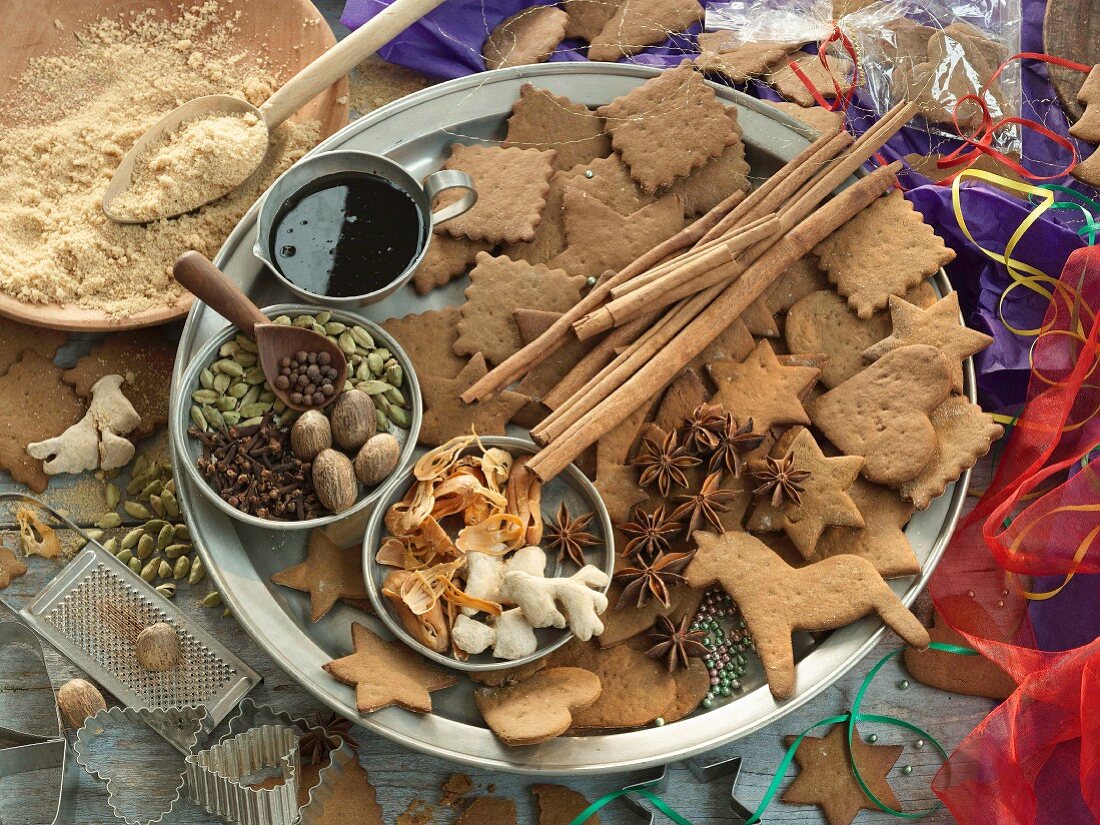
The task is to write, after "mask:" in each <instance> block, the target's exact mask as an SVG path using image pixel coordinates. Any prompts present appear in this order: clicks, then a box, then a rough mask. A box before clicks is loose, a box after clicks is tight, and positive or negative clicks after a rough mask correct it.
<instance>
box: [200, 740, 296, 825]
mask: <svg viewBox="0 0 1100 825" xmlns="http://www.w3.org/2000/svg"><path fill="white" fill-rule="evenodd" d="M184 763H185V766H186V779H187V792H188V798H189V799H190V800H191V801H192V802H194V803H195V804H196V805H200V806H202V808H203V809H204V810H205V811H206V812H207V813H211V814H214V815H215V816H218V817H221V818H222V819H224V820H226V821H228V822H235V823H242V824H243V825H284V823H288V822H294V821H296V820H297V819H298V777H299V775H300V768H299V761H298V736H297V734H296V733H295V732H294V730H293V729H292V728H289V727H286V726H285V725H282V724H278V725H260V726H259V727H254V728H249V729H248V730H246V731H245V732H244V733H238V734H237V735H236V736H231V737H227V738H225V739H223V740H222V741H221V742H219V743H218V744H216V745H214V747H212V748H207V749H206V750H204V751H200V752H199V753H196V754H194V755H189V756H188V757H187V758H186V759H185V760H184ZM271 769H277V771H278V776H280V777H281V779H282V782H281V783H280V784H278V785H275V786H274V787H270V788H264V787H252V786H251V785H250V784H249V783H250V780H253V779H260V778H262V777H261V774H264V773H265V772H267V775H270V770H271Z"/></svg>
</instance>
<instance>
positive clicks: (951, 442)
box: [898, 293, 1004, 510]
mask: <svg viewBox="0 0 1100 825" xmlns="http://www.w3.org/2000/svg"><path fill="white" fill-rule="evenodd" d="M952 294H954V293H952ZM929 420H930V421H931V422H932V429H933V430H935V432H936V450H935V452H934V453H933V455H932V460H931V461H929V462H928V465H927V466H926V467H925V468H924V469H923V470H922V471H921V473H920V475H918V476H917V477H916V478H913V479H911V480H910V481H905V482H902V484H901V485H900V486H899V487H898V491H899V492H900V493H901V496H902V498H904V499H907V500H909V501H911V502H913V504H914V505H916V507H917V509H918V510H924V509H927V507H928V505H929V504H931V503H932V501H933V500H934V499H936V498H937V497H939V496H941V495H943V491H944V490H946V489H947V485H948V484H950V483H951V482H953V481H955V480H956V479H958V478H959V476H961V475H962V474H963V472H965V471H966V470H969V469H970V468H971V467H973V466H974V465H975V464H977V463H978V459H979V458H981V457H982V456H983V455H985V454H986V453H988V452H989V449H990V447H992V446H993V442H994V441H996V440H997V439H998V438H1000V437H1001V436H1002V435H1004V428H1003V427H1002V426H1001V425H1000V424H998V423H996V422H995V421H994V420H993V418H992V416H990V415H989V414H988V413H984V412H982V408H981V407H979V406H978V405H977V404H971V403H970V401H969V400H968V399H966V398H964V397H962V396H957V395H956V396H952V397H950V398H948V399H947V400H946V401H944V402H943V403H942V404H940V405H939V406H938V407H936V409H934V410H933V411H932V414H931V415H930V416H929Z"/></svg>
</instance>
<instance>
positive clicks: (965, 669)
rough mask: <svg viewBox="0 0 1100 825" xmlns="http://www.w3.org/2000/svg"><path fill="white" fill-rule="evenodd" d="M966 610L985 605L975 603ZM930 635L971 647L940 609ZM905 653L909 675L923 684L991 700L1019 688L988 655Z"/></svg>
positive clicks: (1004, 696) (977, 608)
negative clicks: (940, 612)
mask: <svg viewBox="0 0 1100 825" xmlns="http://www.w3.org/2000/svg"><path fill="white" fill-rule="evenodd" d="M971 602H973V600H971ZM963 609H964V610H968V611H973V610H981V609H982V608H980V607H978V606H977V605H976V603H975V604H973V605H972V606H964V607H963ZM928 636H929V637H930V638H931V639H932V641H933V642H939V643H940V644H945V645H958V646H959V647H970V642H969V641H967V639H966V637H965V636H963V635H962V634H961V633H958V632H957V631H956V630H955V629H954V628H953V627H951V625H949V624H948V623H947V622H946V621H944V619H943V616H941V615H940V614H939V611H936V612H935V613H933V615H932V627H931V629H930V630H929V631H928ZM902 655H903V656H904V657H905V667H906V669H907V670H908V671H909V675H910V676H912V677H913V678H914V679H916V680H917V681H918V682H920V683H921V684H922V685H928V686H929V687H934V688H939V689H940V690H947V691H950V692H951V693H961V694H963V695H965V696H985V697H986V698H989V699H1007V698H1008V697H1009V696H1011V695H1012V694H1013V693H1015V691H1016V682H1015V680H1013V678H1012V677H1011V676H1009V675H1008V673H1006V672H1005V671H1004V670H1002V669H1001V667H1000V666H999V665H998V664H997V663H996V662H994V661H992V660H991V659H987V658H986V657H985V656H959V655H958V654H955V653H947V652H946V651H942V650H906V651H905V653H903V654H902Z"/></svg>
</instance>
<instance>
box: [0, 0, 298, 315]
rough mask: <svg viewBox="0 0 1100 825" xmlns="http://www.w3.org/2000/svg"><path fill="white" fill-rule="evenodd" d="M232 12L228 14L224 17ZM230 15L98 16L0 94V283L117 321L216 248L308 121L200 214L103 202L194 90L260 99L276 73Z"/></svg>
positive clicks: (170, 288) (213, 6)
mask: <svg viewBox="0 0 1100 825" xmlns="http://www.w3.org/2000/svg"><path fill="white" fill-rule="evenodd" d="M223 17H228V18H229V19H230V22H225V21H224V20H223V19H222V18H223ZM231 20H232V15H223V14H222V13H221V11H220V9H219V6H218V4H217V3H216V2H213V0H205V2H204V1H203V0H200V1H199V2H197V3H196V4H195V5H193V6H190V7H184V10H183V11H182V12H181V14H180V16H179V17H178V18H176V19H174V20H167V19H165V18H164V17H163V15H160V16H158V15H157V14H156V13H155V12H153V11H145V12H141V13H138V14H134V15H127V16H125V17H124V18H104V19H101V20H99V21H97V22H95V23H92V24H91V25H89V26H87V27H85V28H83V29H81V30H80V31H78V32H74V38H75V46H74V47H73V48H71V49H69V50H67V51H65V52H61V53H57V54H50V55H46V56H44V57H40V58H38V59H36V60H34V61H32V62H31V63H30V64H28V67H27V69H26V71H25V72H24V73H23V75H21V76H20V77H19V78H18V80H17V81H16V83H15V85H14V87H13V88H12V90H11V91H10V92H9V93H8V94H7V95H6V96H5V97H4V98H3V99H0V157H3V159H4V162H3V164H0V291H2V292H4V293H6V294H8V295H10V296H12V297H14V298H16V299H18V300H20V301H24V302H28V303H52V302H62V303H69V304H76V305H78V306H80V307H83V308H87V309H94V310H99V311H102V312H104V313H106V314H107V315H110V316H114V317H118V316H124V315H132V314H135V313H139V312H141V311H143V310H151V309H155V308H158V307H162V306H165V305H167V304H172V303H175V302H176V301H177V300H178V299H179V298H180V297H181V295H182V294H183V290H182V288H181V287H179V286H178V285H177V284H176V283H175V281H173V280H172V277H171V265H172V261H173V260H174V259H175V257H176V256H177V255H178V254H179V253H180V252H182V251H184V250H186V249H197V250H198V251H200V252H202V253H203V254H204V255H207V256H212V255H214V254H215V253H216V252H217V250H218V248H219V247H220V246H221V244H222V242H223V241H224V240H225V238H226V237H227V236H228V235H229V233H230V232H231V231H232V229H233V227H234V226H235V225H236V223H237V221H238V220H239V219H240V218H241V216H242V215H243V214H244V213H245V211H246V210H247V209H248V207H249V206H250V205H251V204H252V203H253V202H254V201H255V200H256V199H257V198H258V197H259V195H260V194H261V193H262V192H263V190H264V189H265V188H266V187H267V186H268V185H269V184H270V183H271V182H272V181H273V180H274V179H275V177H276V176H277V175H278V174H279V173H280V172H282V170H283V169H285V168H286V167H287V166H289V165H290V164H291V163H293V162H294V161H295V160H297V159H298V158H299V157H301V156H302V155H303V154H304V153H305V152H306V151H307V150H308V149H309V148H311V147H312V146H313V144H314V143H315V142H316V141H317V137H318V129H317V126H316V125H315V124H295V123H285V124H283V125H282V126H280V127H279V128H278V129H276V130H275V131H274V132H273V133H272V135H271V138H272V147H271V151H270V152H269V153H268V154H267V156H266V157H265V158H264V161H263V164H262V165H261V168H260V169H259V170H258V171H257V174H256V175H255V176H253V177H252V178H250V179H249V180H248V181H247V183H246V184H245V185H244V186H242V187H240V188H239V189H237V190H236V191H235V192H233V193H232V194H230V195H229V196H227V197H225V198H222V199H221V200H218V201H216V202H214V203H212V204H210V205H208V206H206V207H203V208H202V209H200V210H198V211H197V212H194V213H190V214H187V215H183V216H181V217H179V218H175V219H168V220H162V221H157V222H155V223H152V224H146V225H122V224H117V223H114V222H113V221H111V220H110V219H108V218H107V217H106V215H104V214H103V211H102V209H101V208H100V202H101V200H102V198H103V192H104V190H105V189H106V187H107V184H108V182H109V181H110V179H111V175H112V173H113V172H114V170H115V167H116V166H117V165H118V163H119V161H120V160H121V159H122V156H123V155H124V154H125V153H126V150H127V149H129V148H130V146H132V145H133V143H134V141H136V140H137V138H138V137H139V136H140V135H141V134H142V133H143V132H144V131H145V130H146V129H147V128H148V127H149V126H151V125H152V124H153V123H155V122H156V121H157V120H158V119H159V118H160V117H161V116H163V115H164V114H165V113H166V112H168V111H170V110H171V109H173V108H175V107H176V106H177V105H179V104H180V103H183V102H184V101H186V100H189V99H191V98H194V97H200V96H203V95H209V94H231V95H233V96H235V97H239V98H242V99H244V100H247V101H248V102H250V103H252V104H253V105H258V104H259V103H261V102H262V101H263V100H264V99H265V98H266V97H267V96H268V95H270V93H271V90H272V88H273V87H274V86H275V84H276V78H275V76H274V75H273V74H272V73H271V71H270V70H269V69H268V68H267V67H265V66H264V65H263V64H262V63H258V62H257V60H256V59H255V58H251V57H247V56H246V55H243V54H241V53H240V50H239V49H237V48H234V46H233V38H232V36H233V33H234V25H233V23H232V22H231Z"/></svg>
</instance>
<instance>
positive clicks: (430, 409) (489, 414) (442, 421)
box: [419, 352, 527, 447]
mask: <svg viewBox="0 0 1100 825" xmlns="http://www.w3.org/2000/svg"><path fill="white" fill-rule="evenodd" d="M488 372H489V370H488V368H487V367H486V366H485V357H484V356H483V355H482V354H481V353H480V352H479V353H478V354H477V355H475V356H474V357H473V358H471V359H470V363H468V364H467V365H466V366H465V367H463V368H462V372H460V373H459V374H458V375H457V376H456V377H455V378H437V377H433V378H431V379H430V380H428V381H422V382H421V384H420V392H421V394H422V395H423V396H424V418H423V421H422V423H421V425H420V439H419V440H420V443H421V444H427V445H429V446H432V447H436V446H439V445H440V444H442V443H443V442H444V441H447V440H448V439H450V438H454V437H455V436H456V435H467V434H469V432H470V430H471V429H473V430H475V431H476V432H477V434H478V435H504V425H505V424H507V423H508V421H509V420H510V419H511V418H512V416H513V415H515V414H516V412H517V411H519V409H520V407H522V406H523V405H524V404H526V403H527V396H525V395H520V394H519V393H518V392H512V391H511V390H504V391H503V392H500V393H497V394H496V395H494V396H493V397H492V398H490V399H487V400H485V401H480V402H478V403H477V404H465V403H463V401H462V399H461V398H460V397H459V396H461V395H462V393H464V392H465V391H466V390H467V389H468V388H469V387H471V386H473V384H474V382H475V381H478V380H480V379H481V378H483V377H484V376H485V375H486V374H487V373H488Z"/></svg>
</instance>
